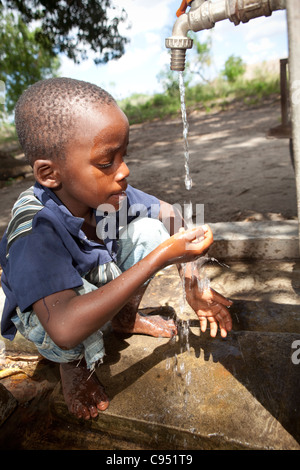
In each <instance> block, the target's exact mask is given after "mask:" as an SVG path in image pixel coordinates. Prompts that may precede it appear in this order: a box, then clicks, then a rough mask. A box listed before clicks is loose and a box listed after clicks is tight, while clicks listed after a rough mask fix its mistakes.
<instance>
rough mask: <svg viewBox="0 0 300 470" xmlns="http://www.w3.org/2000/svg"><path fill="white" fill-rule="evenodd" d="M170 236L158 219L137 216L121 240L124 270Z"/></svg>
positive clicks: (120, 257)
mask: <svg viewBox="0 0 300 470" xmlns="http://www.w3.org/2000/svg"><path fill="white" fill-rule="evenodd" d="M169 237H170V235H169V233H168V231H167V229H166V228H165V226H164V225H163V224H162V222H160V220H158V219H151V218H147V217H145V218H137V219H135V220H133V221H132V222H131V223H130V224H129V225H128V226H127V227H126V228H125V229H124V231H123V233H122V234H121V237H120V240H119V253H118V259H119V263H118V264H119V266H120V268H121V269H122V270H126V269H128V268H129V267H130V266H132V265H133V264H135V263H137V262H138V261H140V260H141V259H142V258H144V257H145V256H147V254H149V253H151V251H153V250H154V249H155V248H156V247H157V246H158V245H160V244H161V243H162V242H164V241H165V240H167V239H168V238H169Z"/></svg>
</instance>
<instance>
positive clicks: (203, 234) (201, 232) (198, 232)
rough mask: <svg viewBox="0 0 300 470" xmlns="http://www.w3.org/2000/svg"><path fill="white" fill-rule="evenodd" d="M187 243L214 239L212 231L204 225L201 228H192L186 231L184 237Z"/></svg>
mask: <svg viewBox="0 0 300 470" xmlns="http://www.w3.org/2000/svg"><path fill="white" fill-rule="evenodd" d="M184 237H185V239H186V240H187V241H190V242H191V241H193V240H196V239H197V238H202V239H203V238H213V236H212V231H211V229H210V228H209V227H208V225H202V226H200V227H195V228H191V229H189V230H186V231H185V235H184Z"/></svg>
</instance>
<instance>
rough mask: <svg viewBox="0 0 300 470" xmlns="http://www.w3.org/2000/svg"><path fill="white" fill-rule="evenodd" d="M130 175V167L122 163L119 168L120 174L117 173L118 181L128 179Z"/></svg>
mask: <svg viewBox="0 0 300 470" xmlns="http://www.w3.org/2000/svg"><path fill="white" fill-rule="evenodd" d="M129 174H130V171H129V168H128V166H127V165H126V163H125V162H124V161H123V162H122V163H121V165H120V166H119V168H118V172H117V176H116V178H117V179H118V180H123V179H125V178H128V176H129Z"/></svg>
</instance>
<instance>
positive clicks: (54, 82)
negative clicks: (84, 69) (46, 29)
mask: <svg viewBox="0 0 300 470" xmlns="http://www.w3.org/2000/svg"><path fill="white" fill-rule="evenodd" d="M112 103H115V100H114V98H113V97H112V96H111V95H110V94H109V93H108V92H106V91H105V90H103V89H102V88H100V87H98V86H97V85H93V84H91V83H88V82H84V81H80V80H74V79H71V78H63V77H60V78H51V79H48V80H42V81H39V82H37V83H35V84H34V85H32V86H30V87H29V88H28V89H27V90H26V91H25V92H24V93H23V94H22V95H21V97H20V98H19V100H18V102H17V105H16V109H15V124H16V131H17V134H18V138H19V141H20V144H21V147H22V149H23V152H24V154H25V157H26V158H27V160H28V161H29V163H30V164H31V165H32V166H33V163H34V162H35V160H37V159H40V158H43V159H48V160H55V159H64V158H65V156H66V146H67V145H68V142H69V141H70V140H71V139H72V135H74V132H75V128H76V119H77V117H78V115H79V114H84V112H85V111H86V110H87V109H88V108H91V107H93V106H99V105H100V106H101V105H104V104H112Z"/></svg>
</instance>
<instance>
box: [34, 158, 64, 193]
mask: <svg viewBox="0 0 300 470" xmlns="http://www.w3.org/2000/svg"><path fill="white" fill-rule="evenodd" d="M33 174H34V177H35V179H36V181H37V182H38V183H40V184H42V185H43V186H46V187H47V188H57V187H58V186H59V185H60V183H61V181H60V173H59V171H58V168H57V165H56V164H55V162H54V161H52V160H35V162H34V164H33Z"/></svg>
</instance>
